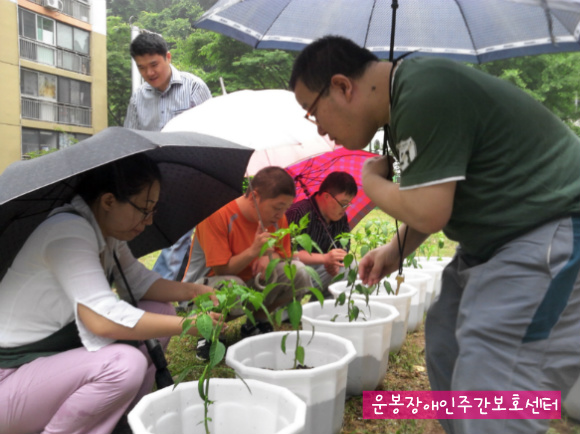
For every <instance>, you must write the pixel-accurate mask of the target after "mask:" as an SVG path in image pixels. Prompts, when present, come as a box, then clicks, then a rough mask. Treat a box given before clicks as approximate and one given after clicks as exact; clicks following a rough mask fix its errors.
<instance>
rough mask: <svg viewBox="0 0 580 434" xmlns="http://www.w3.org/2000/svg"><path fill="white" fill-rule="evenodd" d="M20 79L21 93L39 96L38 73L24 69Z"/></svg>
mask: <svg viewBox="0 0 580 434" xmlns="http://www.w3.org/2000/svg"><path fill="white" fill-rule="evenodd" d="M20 78H21V82H20V93H22V95H29V96H38V73H37V72H32V71H27V70H25V69H23V70H22V73H21V76H20Z"/></svg>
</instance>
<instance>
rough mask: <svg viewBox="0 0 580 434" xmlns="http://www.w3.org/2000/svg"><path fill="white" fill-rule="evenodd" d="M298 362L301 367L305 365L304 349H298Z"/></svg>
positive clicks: (300, 347)
mask: <svg viewBox="0 0 580 434" xmlns="http://www.w3.org/2000/svg"><path fill="white" fill-rule="evenodd" d="M296 360H298V363H300V364H301V365H304V347H302V346H298V347H296Z"/></svg>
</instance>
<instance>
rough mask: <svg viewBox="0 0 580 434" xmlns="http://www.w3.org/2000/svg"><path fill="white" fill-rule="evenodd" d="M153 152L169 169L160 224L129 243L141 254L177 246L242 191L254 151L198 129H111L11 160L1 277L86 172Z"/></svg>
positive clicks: (3, 202) (0, 186)
mask: <svg viewBox="0 0 580 434" xmlns="http://www.w3.org/2000/svg"><path fill="white" fill-rule="evenodd" d="M140 152H146V153H147V155H148V156H149V157H151V158H152V159H153V160H155V161H156V162H157V163H158V165H159V168H160V169H161V173H162V177H163V180H162V187H161V189H162V190H161V199H160V203H159V211H158V212H157V214H156V215H155V218H154V222H153V224H152V225H150V226H148V227H147V229H146V230H145V231H144V232H143V233H142V234H141V235H139V236H138V237H137V238H135V239H134V240H133V241H131V242H130V243H129V246H130V247H131V250H132V252H133V254H134V255H135V257H139V256H142V255H145V254H147V253H150V252H153V251H155V250H159V249H161V248H163V247H167V246H170V245H172V244H173V243H174V242H175V241H176V240H177V239H179V238H180V237H181V236H182V235H183V234H184V233H186V232H187V231H188V230H190V229H191V228H193V227H194V226H195V225H196V224H197V223H199V222H200V221H202V220H203V219H205V218H206V217H207V216H209V215H210V214H212V213H213V212H214V211H216V210H218V209H219V208H220V207H222V206H223V205H225V204H226V203H228V202H229V201H231V200H233V199H235V198H236V197H238V196H240V195H241V193H242V181H243V178H244V174H245V172H246V166H247V164H248V160H249V159H250V156H251V155H252V152H253V150H252V149H250V148H246V147H243V146H241V145H237V144H235V143H232V142H229V141H226V140H223V139H219V138H217V137H211V136H206V135H203V134H198V133H191V132H173V133H159V132H149V131H137V130H129V129H125V128H121V127H112V128H108V129H106V130H104V131H101V132H100V133H98V134H96V135H94V136H93V137H91V138H89V139H86V140H83V141H82V142H80V143H78V144H76V145H74V146H71V147H70V148H67V149H63V150H61V151H58V152H54V153H52V154H48V155H45V156H43V157H41V158H36V159H33V160H29V161H19V162H16V163H14V164H12V165H10V166H9V167H8V168H7V169H6V170H5V171H4V172H3V173H2V175H0V279H2V278H3V277H4V275H5V274H6V270H7V269H8V267H9V266H10V265H11V264H12V261H13V260H14V257H15V256H16V254H17V253H18V251H19V250H20V248H21V247H22V245H23V244H24V242H25V241H26V239H27V238H28V236H29V235H30V234H31V233H32V231H33V230H34V229H35V228H36V227H37V226H38V225H39V224H40V223H41V222H42V221H43V220H44V219H45V218H46V216H47V215H48V213H49V212H50V211H51V210H52V209H54V208H56V207H58V206H60V205H62V204H64V203H67V202H68V201H70V200H71V199H72V197H73V195H74V189H75V186H76V185H77V182H78V179H79V175H80V174H82V173H84V172H86V171H88V170H91V169H93V168H95V167H99V166H102V165H104V164H107V163H110V162H112V161H115V160H119V159H121V158H124V157H128V156H130V155H134V154H138V153H140Z"/></svg>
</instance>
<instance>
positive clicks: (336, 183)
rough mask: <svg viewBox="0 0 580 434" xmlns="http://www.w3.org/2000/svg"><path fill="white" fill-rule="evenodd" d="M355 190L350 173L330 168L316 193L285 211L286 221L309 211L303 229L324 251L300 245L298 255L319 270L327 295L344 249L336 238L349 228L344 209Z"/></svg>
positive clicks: (355, 186) (355, 192) (328, 296)
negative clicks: (305, 226) (307, 249)
mask: <svg viewBox="0 0 580 434" xmlns="http://www.w3.org/2000/svg"><path fill="white" fill-rule="evenodd" d="M357 191H358V188H357V185H356V181H355V180H354V178H353V177H352V176H351V175H350V174H348V173H346V172H332V173H331V174H329V175H328V176H327V177H326V178H325V179H324V181H322V184H320V187H319V189H318V192H317V193H315V194H314V195H312V197H310V198H308V199H304V200H301V201H300V202H296V203H295V204H293V205H292V206H291V207H290V208H288V211H286V218H287V219H288V223H291V222H294V223H296V224H298V223H299V222H300V219H301V218H302V217H304V216H305V215H306V214H309V215H310V222H309V223H308V227H307V229H306V233H307V234H308V235H310V238H312V240H313V241H314V242H316V243H317V244H318V246H319V247H320V249H321V250H322V251H323V252H325V253H316V252H313V253H312V254H310V253H308V252H307V251H305V250H303V249H302V248H301V247H300V246H299V247H298V249H299V251H298V258H299V259H300V261H301V262H303V263H305V264H307V265H310V266H311V267H313V268H314V269H315V270H316V271H317V272H318V275H319V276H320V280H321V281H322V288H320V290H321V291H322V293H323V294H324V296H325V297H326V298H332V297H331V295H330V293H329V292H328V285H329V284H330V282H331V281H332V278H333V277H334V276H336V275H337V274H338V273H339V271H340V269H341V267H342V261H343V259H344V257H345V256H346V253H347V252H346V250H344V249H343V248H342V247H341V246H340V245H339V243H338V241H336V240H335V238H336V236H337V235H339V234H341V233H344V232H350V226H349V224H348V219H347V217H346V209H347V208H348V207H349V205H350V203H351V202H352V200H353V199H354V197H355V196H356V194H357Z"/></svg>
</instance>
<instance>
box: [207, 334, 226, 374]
mask: <svg viewBox="0 0 580 434" xmlns="http://www.w3.org/2000/svg"><path fill="white" fill-rule="evenodd" d="M225 355H226V346H225V345H224V344H223V343H221V342H220V340H219V339H218V340H215V341H213V342H212V343H211V347H210V349H209V363H210V366H211V367H212V368H213V367H215V366H216V365H217V364H218V363H219V362H221V361H222V360H223V359H224V357H225Z"/></svg>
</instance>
